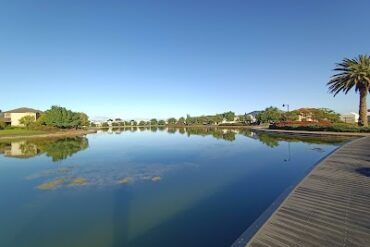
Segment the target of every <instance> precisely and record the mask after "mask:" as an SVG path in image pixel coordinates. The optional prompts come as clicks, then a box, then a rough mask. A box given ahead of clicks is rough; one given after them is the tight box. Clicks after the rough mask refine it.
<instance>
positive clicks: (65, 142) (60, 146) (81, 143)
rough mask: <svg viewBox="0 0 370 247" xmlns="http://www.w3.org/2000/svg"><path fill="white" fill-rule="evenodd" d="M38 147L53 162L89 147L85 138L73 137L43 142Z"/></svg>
mask: <svg viewBox="0 0 370 247" xmlns="http://www.w3.org/2000/svg"><path fill="white" fill-rule="evenodd" d="M38 146H39V149H40V150H41V152H43V153H46V155H47V156H48V157H51V158H52V160H53V161H58V160H63V159H66V158H68V157H70V156H72V155H73V154H75V153H77V152H79V151H81V150H84V149H86V148H87V147H88V146H89V142H88V140H87V138H86V137H75V138H66V139H60V140H57V141H54V142H45V143H43V144H39V145H38Z"/></svg>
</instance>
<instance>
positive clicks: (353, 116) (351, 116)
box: [340, 112, 359, 123]
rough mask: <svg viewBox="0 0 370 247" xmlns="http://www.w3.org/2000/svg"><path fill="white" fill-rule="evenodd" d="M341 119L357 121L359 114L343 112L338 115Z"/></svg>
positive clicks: (346, 121) (349, 121) (351, 121)
mask: <svg viewBox="0 0 370 247" xmlns="http://www.w3.org/2000/svg"><path fill="white" fill-rule="evenodd" d="M340 118H341V120H342V121H343V122H345V123H358V118H359V115H358V114H357V113H354V112H350V113H348V114H343V115H341V116H340Z"/></svg>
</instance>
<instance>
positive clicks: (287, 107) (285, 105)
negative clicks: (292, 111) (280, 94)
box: [283, 104, 289, 112]
mask: <svg viewBox="0 0 370 247" xmlns="http://www.w3.org/2000/svg"><path fill="white" fill-rule="evenodd" d="M283 107H286V109H287V112H289V104H283Z"/></svg>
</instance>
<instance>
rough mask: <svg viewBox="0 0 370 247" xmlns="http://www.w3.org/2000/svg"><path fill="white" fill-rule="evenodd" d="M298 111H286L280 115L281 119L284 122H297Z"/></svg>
mask: <svg viewBox="0 0 370 247" xmlns="http://www.w3.org/2000/svg"><path fill="white" fill-rule="evenodd" d="M298 115H299V112H298V111H287V112H284V113H283V114H282V118H283V120H285V121H297V120H298V118H299V117H298Z"/></svg>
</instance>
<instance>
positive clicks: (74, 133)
mask: <svg viewBox="0 0 370 247" xmlns="http://www.w3.org/2000/svg"><path fill="white" fill-rule="evenodd" d="M110 128H111V129H129V128H205V129H210V128H213V129H231V130H232V129H249V130H252V131H254V132H256V133H266V134H279V135H285V136H302V137H305V136H306V137H310V136H311V137H325V136H334V137H335V136H338V137H340V136H342V137H357V138H359V137H365V136H370V133H357V132H328V131H303V130H278V129H268V128H265V127H258V126H257V127H256V126H217V125H210V126H205V125H193V126H189V125H186V126H178V125H165V126H162V125H156V126H114V127H93V128H89V129H86V130H59V131H52V132H50V133H42V134H30V135H9V136H0V140H9V139H11V140H14V139H26V138H48V137H71V136H82V135H86V134H92V133H96V132H97V131H98V130H107V129H110Z"/></svg>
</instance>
